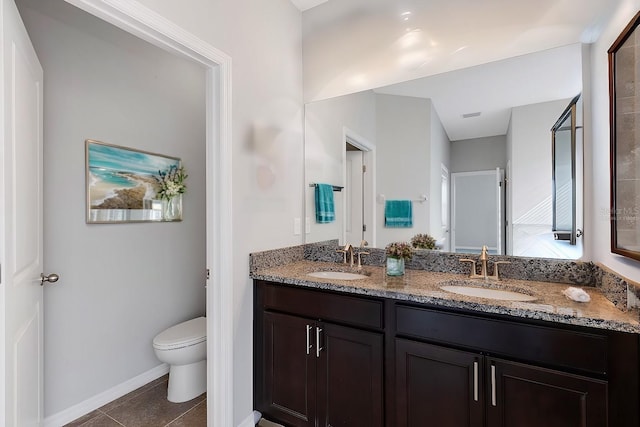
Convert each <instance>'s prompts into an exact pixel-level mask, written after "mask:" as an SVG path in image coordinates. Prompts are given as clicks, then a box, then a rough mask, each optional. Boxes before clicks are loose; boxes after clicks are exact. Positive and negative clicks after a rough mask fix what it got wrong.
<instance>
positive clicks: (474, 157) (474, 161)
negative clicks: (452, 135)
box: [449, 135, 507, 173]
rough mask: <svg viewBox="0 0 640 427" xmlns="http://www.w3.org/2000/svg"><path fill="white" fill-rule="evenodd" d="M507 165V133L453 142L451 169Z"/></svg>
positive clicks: (504, 166)
mask: <svg viewBox="0 0 640 427" xmlns="http://www.w3.org/2000/svg"><path fill="white" fill-rule="evenodd" d="M498 167H499V168H502V169H505V168H506V167H507V137H506V135H496V136H488V137H485V138H474V139H464V140H461V141H452V142H451V170H450V171H449V172H451V173H453V172H474V171H482V170H490V169H495V168H498Z"/></svg>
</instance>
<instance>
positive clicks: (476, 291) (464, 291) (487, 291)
mask: <svg viewBox="0 0 640 427" xmlns="http://www.w3.org/2000/svg"><path fill="white" fill-rule="evenodd" d="M440 289H442V290H444V291H447V292H453V293H454V294H460V295H466V296H469V297H476V298H487V299H498V300H503V301H534V300H536V299H537V298H536V297H534V296H531V295H527V294H524V293H521V292H513V291H505V290H502V289H492V288H482V287H478V286H455V285H446V286H441V287H440Z"/></svg>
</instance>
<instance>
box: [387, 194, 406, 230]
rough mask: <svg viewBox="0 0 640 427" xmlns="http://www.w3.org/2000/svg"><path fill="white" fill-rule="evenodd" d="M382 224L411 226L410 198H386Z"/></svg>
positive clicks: (393, 226)
mask: <svg viewBox="0 0 640 427" xmlns="http://www.w3.org/2000/svg"><path fill="white" fill-rule="evenodd" d="M384 226H385V227H392V228H410V227H413V211H412V204H411V200H387V201H386V202H385V205H384Z"/></svg>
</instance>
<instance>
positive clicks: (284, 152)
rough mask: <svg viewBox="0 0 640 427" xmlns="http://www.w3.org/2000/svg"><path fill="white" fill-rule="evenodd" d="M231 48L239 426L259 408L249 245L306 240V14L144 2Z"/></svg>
mask: <svg viewBox="0 0 640 427" xmlns="http://www.w3.org/2000/svg"><path fill="white" fill-rule="evenodd" d="M139 1H140V3H142V4H143V5H145V6H146V7H148V8H150V9H151V10H153V11H154V12H156V13H158V14H160V15H162V16H164V17H166V18H167V19H169V20H170V21H172V22H174V23H175V24H177V25H179V26H180V27H182V28H184V29H185V30H186V31H189V32H191V33H192V34H194V35H195V36H197V37H199V38H201V39H202V40H204V41H206V42H207V43H209V44H211V45H212V46H214V47H216V48H217V49H220V50H222V51H223V52H225V53H226V54H228V55H229V56H231V58H232V61H233V64H232V80H233V81H232V86H233V87H232V92H233V100H232V102H233V110H232V114H233V117H232V119H233V129H232V132H233V136H232V138H233V152H232V156H233V239H234V240H233V259H234V265H233V275H234V276H233V277H234V297H233V299H234V303H233V304H234V305H233V311H234V324H233V329H234V334H235V342H234V348H233V353H234V361H233V364H234V366H233V379H234V383H233V390H234V396H233V397H234V420H235V421H234V424H235V425H237V424H239V423H240V422H242V421H243V420H244V419H245V418H246V417H247V416H249V415H250V413H251V411H252V410H253V392H252V390H253V344H252V339H253V335H252V330H253V324H252V322H253V312H252V310H253V283H252V281H251V280H249V277H248V276H249V256H248V255H249V253H250V252H254V251H260V250H265V249H273V248H278V247H284V246H291V245H295V244H299V243H301V242H302V235H300V236H295V235H294V234H293V220H294V218H295V217H298V218H300V217H301V216H302V207H303V203H304V202H303V200H304V193H303V181H304V177H303V162H304V161H303V130H304V129H303V120H304V119H303V104H302V42H301V38H302V36H301V20H302V18H301V13H300V11H299V10H298V9H296V8H295V6H293V4H291V2H290V1H289V0H269V1H265V0H233V1H230V0H227V1H211V0H189V2H188V6H187V5H185V3H184V2H176V1H175V0H139Z"/></svg>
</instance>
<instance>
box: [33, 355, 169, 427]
mask: <svg viewBox="0 0 640 427" xmlns="http://www.w3.org/2000/svg"><path fill="white" fill-rule="evenodd" d="M167 372H169V365H167V364H166V363H163V364H161V365H158V366H156V367H155V368H153V369H150V370H148V371H147V372H144V373H142V374H140V375H138V376H137V377H133V378H131V379H130V380H127V381H125V382H123V383H120V384H118V385H117V386H115V387H111V388H110V389H109V390H106V391H103V392H102V393H100V394H97V395H95V396H93V397H91V398H89V399H87V400H85V401H84V402H80V403H78V404H77V405H73V406H72V407H70V408H67V409H65V410H64V411H61V412H58V413H57V414H54V415H51V416H49V417H47V418H45V420H44V427H58V426H63V425H65V424H68V423H70V422H71V421H73V420H76V419H78V418H80V417H81V416H83V415H85V414H88V413H89V412H91V411H95V410H96V409H98V408H100V407H102V406H104V405H106V404H107V403H109V402H113V401H114V400H116V399H118V398H120V397H122V396H124V395H125V394H127V393H131V392H132V391H134V390H136V389H138V388H140V387H142V386H143V385H145V384H148V383H150V382H151V381H153V380H156V379H158V378H160V377H161V376H163V375H166V374H167Z"/></svg>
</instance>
